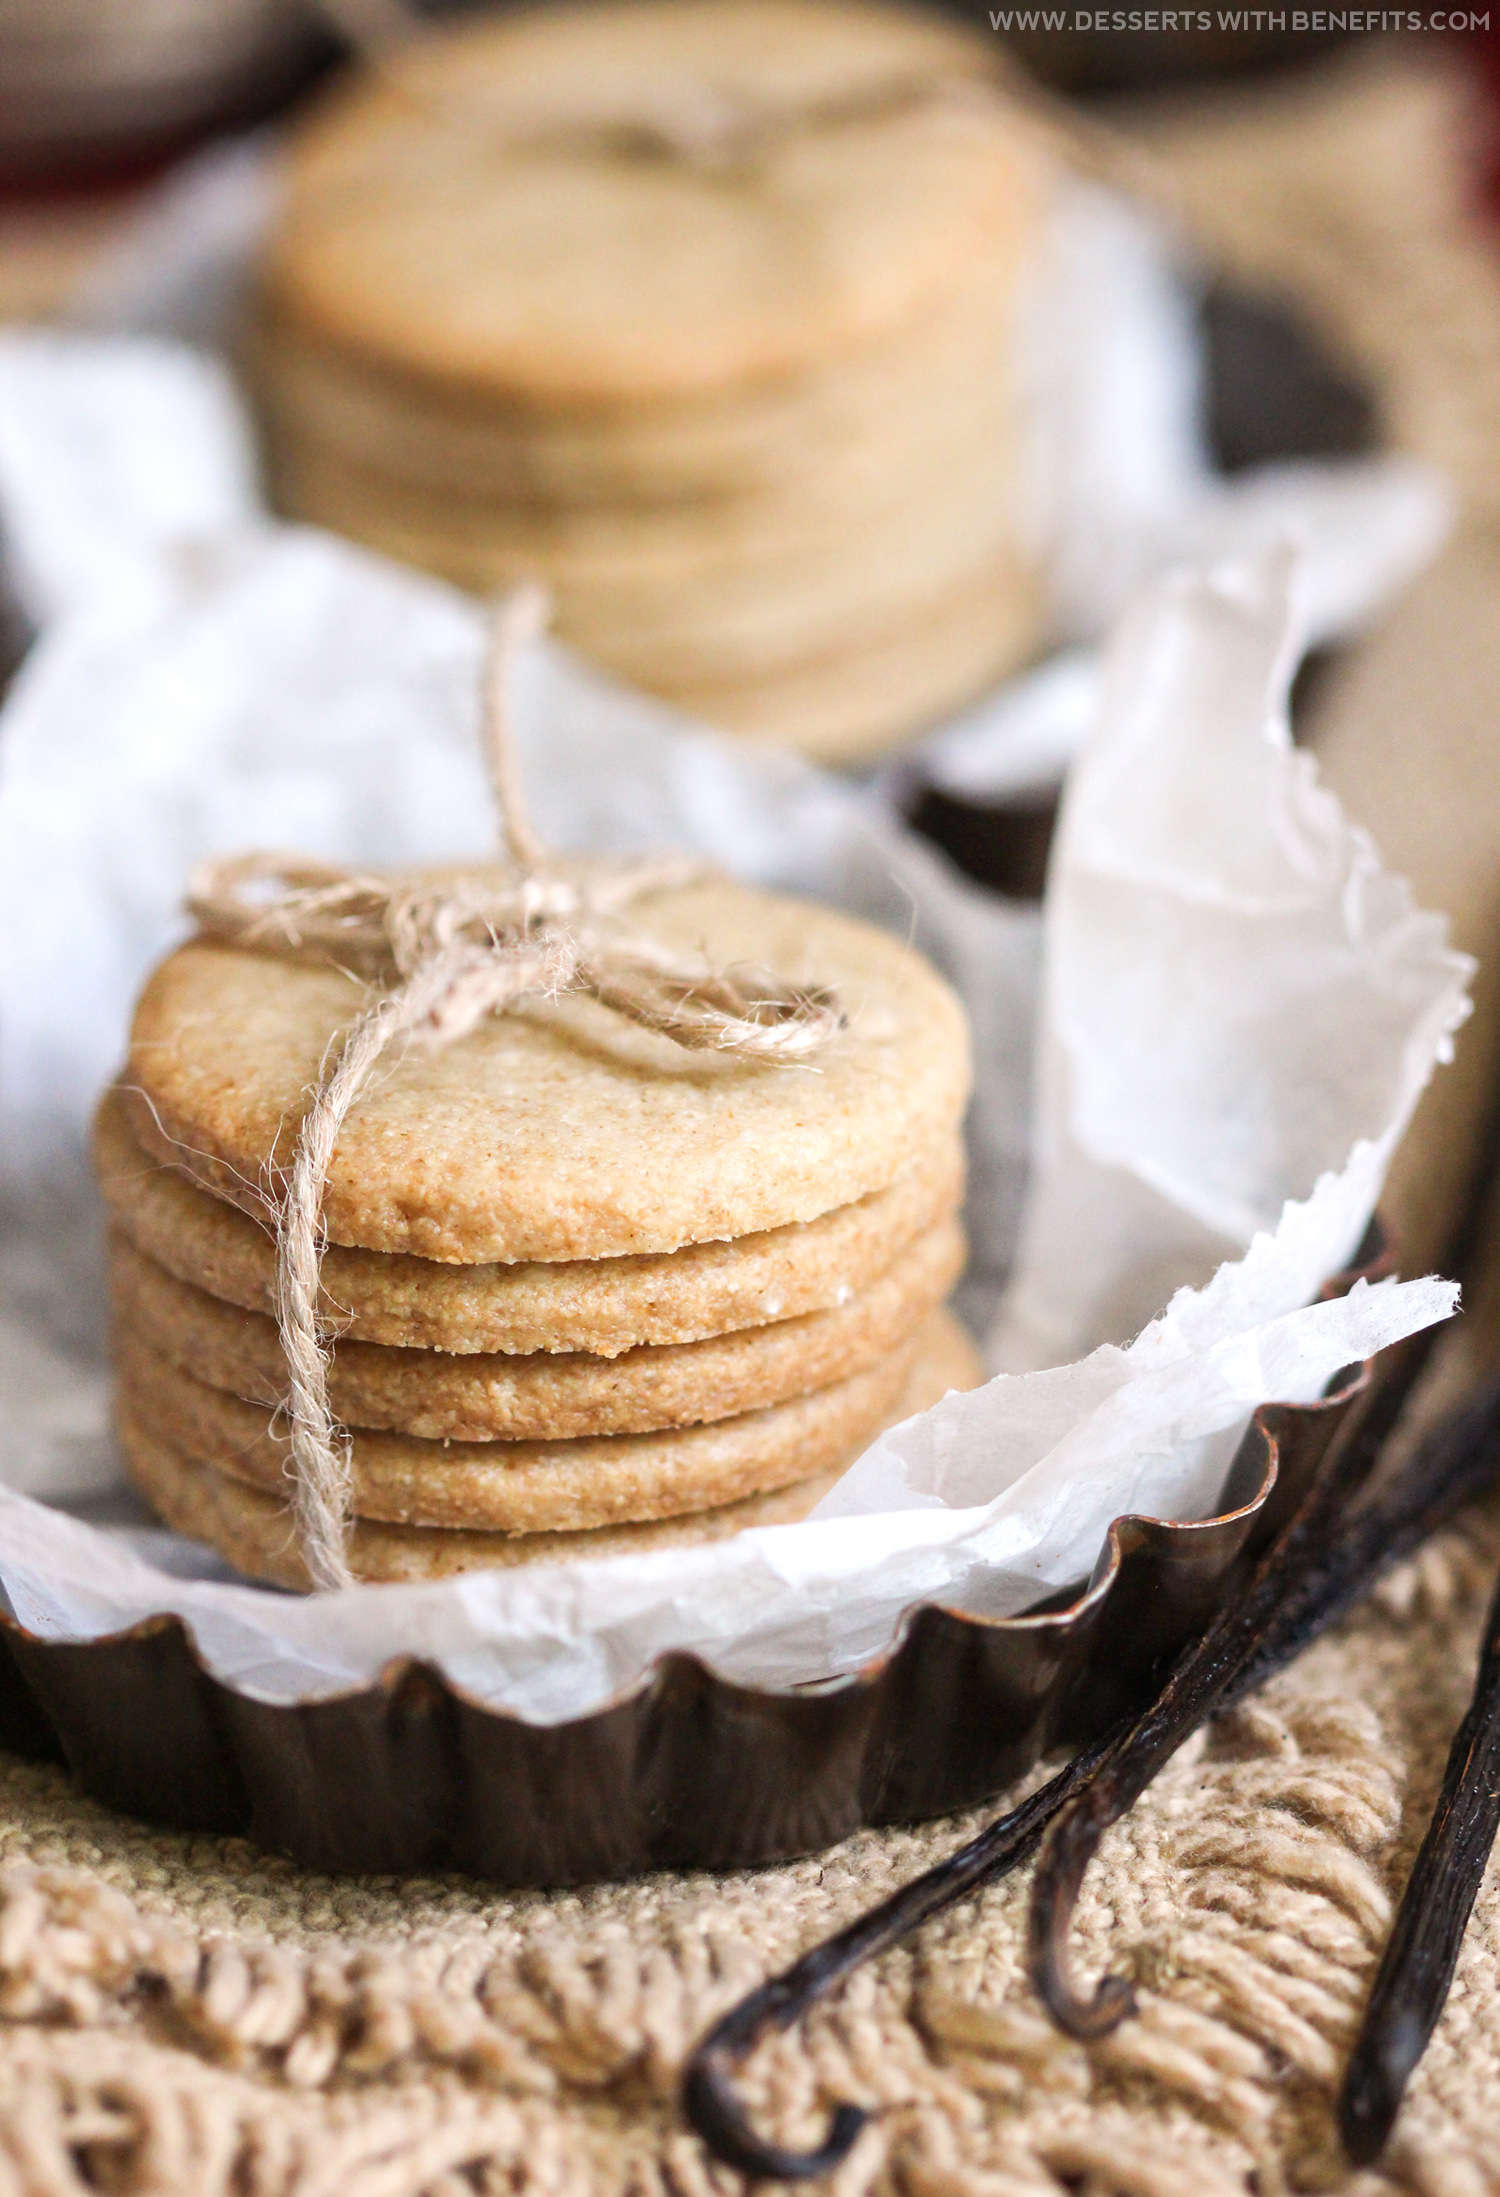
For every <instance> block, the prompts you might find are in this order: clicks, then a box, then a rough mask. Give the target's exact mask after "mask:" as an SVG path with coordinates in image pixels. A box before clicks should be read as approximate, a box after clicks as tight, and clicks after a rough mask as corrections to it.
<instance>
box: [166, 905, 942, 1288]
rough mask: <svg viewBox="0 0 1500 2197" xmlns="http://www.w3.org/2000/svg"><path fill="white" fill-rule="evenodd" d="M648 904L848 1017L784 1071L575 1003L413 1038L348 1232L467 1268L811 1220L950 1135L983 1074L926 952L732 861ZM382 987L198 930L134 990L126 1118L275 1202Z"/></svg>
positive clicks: (709, 943) (214, 1185) (333, 1185)
mask: <svg viewBox="0 0 1500 2197" xmlns="http://www.w3.org/2000/svg"><path fill="white" fill-rule="evenodd" d="M640 914H641V922H642V924H643V926H644V927H645V928H647V929H648V930H649V931H651V933H652V934H653V935H654V936H656V937H658V938H660V940H661V941H662V943H663V944H664V945H666V946H668V947H671V948H673V949H676V950H679V951H684V952H691V951H694V950H700V951H702V952H703V953H704V954H705V955H706V957H707V958H708V959H709V960H710V961H711V962H713V963H715V964H716V965H718V966H721V967H729V966H733V965H735V964H737V963H751V964H754V965H758V966H761V967H769V968H773V969H776V970H777V971H778V972H779V973H780V974H781V975H782V976H784V977H786V978H789V979H790V980H792V981H793V982H797V983H805V984H807V985H809V986H810V987H816V986H823V987H828V988H830V989H831V990H832V991H833V992H835V993H836V995H837V996H838V998H839V999H840V1001H841V1002H842V1003H843V1004H844V1006H845V1008H846V1010H847V1012H848V1015H849V1024H848V1027H847V1029H846V1030H845V1031H844V1032H843V1033H842V1035H841V1036H839V1037H838V1038H837V1039H836V1040H835V1041H834V1042H833V1044H832V1045H830V1046H829V1047H828V1048H827V1050H826V1051H825V1052H823V1053H821V1054H819V1055H818V1056H817V1058H816V1059H815V1060H814V1061H811V1062H809V1063H808V1064H806V1065H804V1066H789V1065H785V1064H782V1063H771V1062H766V1063H761V1062H754V1061H744V1060H736V1059H731V1058H729V1057H727V1056H724V1055H717V1054H710V1053H701V1052H687V1051H684V1050H683V1049H681V1048H679V1047H678V1046H675V1045H673V1044H672V1043H671V1042H670V1041H669V1040H668V1039H665V1038H659V1037H656V1036H654V1035H653V1034H651V1033H649V1032H644V1031H641V1030H639V1029H636V1028H634V1027H632V1026H628V1025H626V1024H625V1023H624V1022H623V1020H622V1019H621V1018H620V1017H618V1016H614V1015H611V1014H610V1013H608V1011H607V1010H605V1009H603V1008H600V1007H597V1006H595V1005H594V1003H593V1002H590V1001H585V1000H563V1001H560V1002H558V1003H557V1004H556V1005H555V1006H550V1007H544V1008H540V1009H538V1010H536V1011H534V1012H527V1013H512V1014H508V1015H504V1016H500V1017H495V1018H493V1019H491V1020H490V1021H489V1022H487V1023H486V1024H484V1025H483V1026H482V1027H481V1028H480V1029H478V1030H476V1031H475V1032H473V1033H472V1034H471V1035H470V1036H469V1037H467V1038H465V1039H464V1040H463V1042H462V1043H461V1044H458V1045H455V1046H453V1047H451V1048H450V1049H448V1050H447V1051H445V1052H441V1053H428V1052H417V1051H412V1052H410V1053H409V1054H408V1055H407V1056H406V1058H405V1059H404V1060H401V1061H400V1062H398V1063H397V1064H395V1065H394V1066H393V1067H392V1068H391V1069H390V1070H389V1071H385V1072H383V1073H382V1074H381V1076H380V1077H379V1078H378V1079H377V1081H376V1083H375V1085H374V1087H373V1088H372V1089H371V1090H370V1092H369V1093H368V1094H367V1095H365V1096H364V1097H363V1098H362V1099H361V1100H360V1102H359V1104H358V1105H357V1106H356V1107H355V1109H354V1112H353V1113H352V1114H351V1116H350V1118H349V1120H348V1122H347V1123H346V1125H345V1128H344V1130H343V1132H342V1134H341V1136H340V1139H339V1144H338V1149H337V1151H336V1153H335V1155H334V1158H333V1163H332V1165H331V1167H330V1169H329V1174H328V1185H327V1191H326V1195H325V1200H324V1222H325V1226H326V1228H327V1231H328V1234H329V1237H330V1238H331V1240H332V1241H333V1242H334V1243H336V1244H344V1245H356V1246H360V1247H362V1248H365V1249H368V1250H372V1251H378V1252H386V1253H415V1254H418V1255H420V1256H421V1257H424V1258H428V1259H436V1260H446V1261H453V1262H457V1263H459V1264H472V1263H476V1262H483V1261H492V1260H494V1261H507V1262H508V1261H516V1260H523V1259H537V1260H544V1261H563V1260H584V1259H601V1258H612V1257H619V1256H621V1255H624V1254H638V1253H663V1252H674V1251H677V1250H679V1249H681V1248H682V1246H684V1245H686V1244H695V1243H703V1242H713V1241H718V1240H722V1239H728V1238H734V1237H739V1236H743V1235H748V1234H751V1233H753V1232H757V1231H761V1230H767V1229H776V1228H782V1227H786V1226H788V1225H790V1224H794V1223H804V1222H808V1221H812V1220H816V1219H817V1218H818V1217H819V1216H820V1215H821V1214H824V1213H828V1212H830V1211H832V1210H833V1209H834V1208H836V1207H841V1206H845V1205H848V1204H850V1203H852V1202H853V1201H854V1200H857V1199H860V1198H863V1197H865V1196H866V1195H868V1194H869V1193H870V1192H872V1191H877V1190H883V1189H885V1188H886V1187H887V1186H888V1185H889V1184H891V1183H893V1182H894V1181H896V1180H897V1178H898V1177H900V1176H901V1175H902V1174H903V1173H904V1172H906V1171H907V1170H908V1169H909V1168H911V1167H912V1166H913V1165H915V1164H916V1163H917V1162H918V1161H919V1160H920V1159H921V1158H922V1157H923V1156H924V1155H925V1154H927V1153H929V1152H930V1151H931V1150H932V1149H933V1147H934V1146H935V1145H936V1144H937V1143H938V1142H939V1140H940V1139H941V1138H942V1136H943V1135H944V1133H945V1132H951V1131H952V1130H953V1128H954V1127H955V1125H956V1124H957V1122H958V1121H959V1119H960V1117H961V1114H962V1111H963V1107H964V1103H965V1100H966V1098H967V1096H968V1089H969V1049H968V1039H967V1031H966V1027H965V1022H964V1016H963V1010H962V1008H961V1007H960V1005H959V1002H958V1000H957V999H956V998H955V996H954V994H953V993H952V992H951V991H950V989H949V988H948V986H947V985H946V984H944V983H943V981H942V979H941V978H940V977H938V976H937V975H936V974H935V972H934V971H933V970H932V969H931V968H930V967H929V966H928V964H927V963H926V962H924V961H923V960H922V959H921V957H920V956H919V955H917V954H915V953H913V952H912V951H911V950H910V949H909V948H907V947H904V946H902V945H900V944H899V943H898V942H897V941H896V940H894V939H892V938H890V937H888V936H886V934H885V933H883V932H880V931H877V930H874V929H873V928H871V927H870V926H869V925H867V924H862V923H858V922H855V921H853V920H852V919H850V918H848V917H845V916H841V915H837V914H835V913H833V912H832V911H830V910H828V909H826V908H821V907H814V906H811V905H809V904H806V903H799V902H796V901H790V900H785V899H781V898H774V897H772V896H771V895H769V894H765V893H759V892H755V891H752V890H750V889H749V888H747V887H743V886H740V885H735V884H730V883H727V882H717V881H716V882H714V883H712V884H708V885H704V886H699V887H693V888H691V889H689V890H686V891H679V892H675V893H670V894H665V893H664V894H662V895H660V896H659V897H656V898H653V899H649V900H647V901H644V902H643V903H642V906H641V911H640ZM365 1004H366V996H365V992H364V989H363V987H362V986H361V985H360V984H359V983H358V982H357V981H356V980H355V979H353V978H351V977H349V976H347V975H345V974H343V973H342V972H340V971H338V970H334V969H325V968H317V967H304V966H300V965H298V964H295V963H292V962H287V961H281V960H276V959H274V958H272V957H271V956H268V955H260V954H254V953H246V952H244V951H242V950H236V949H233V948H230V947H224V946H217V945H212V944H207V943H203V942H195V943H193V944H190V945H188V946H185V947H183V948H181V949H180V951H178V952H177V953H175V954H173V955H171V956H170V958H169V959H168V960H167V961H165V962H164V963H163V964H162V966H161V967H160V968H159V969H158V970H157V971H156V973H155V975H154V976H153V977H152V978H151V980H150V982H149V983H148V984H147V987H146V990H145V992H144V994H143V996H142V999H141V1001H140V1004H139V1006H138V1008H137V1010H136V1015H135V1021H134V1025H133V1028H132V1032H131V1044H130V1056H129V1062H128V1066H127V1072H126V1075H125V1077H124V1086H125V1094H126V1103H127V1105H128V1107H129V1109H130V1116H131V1123H132V1126H133V1128H134V1131H135V1134H136V1135H137V1137H138V1138H139V1140H140V1142H141V1144H142V1145H143V1146H144V1147H145V1149H146V1150H147V1151H148V1152H149V1153H151V1154H152V1155H153V1156H155V1157H157V1158H160V1159H163V1160H166V1161H168V1162H170V1163H172V1164H174V1165H176V1166H177V1167H179V1168H181V1169H183V1170H184V1171H185V1172H187V1173H188V1174H189V1175H191V1176H192V1177H193V1178H194V1179H195V1180H196V1181H198V1182H199V1183H201V1184H202V1185H203V1186H204V1187H205V1188H207V1189H209V1190H212V1191H213V1192H215V1193H216V1194H217V1195H218V1196H220V1197H221V1198H227V1199H229V1200H230V1201H231V1202H232V1203H234V1204H236V1205H240V1206H242V1207H244V1208H246V1209H247V1210H249V1211H251V1212H256V1213H263V1212H264V1208H265V1196H266V1193H267V1191H273V1190H274V1189H275V1188H276V1186H277V1185H278V1183H279V1182H280V1180H281V1179H282V1171H283V1170H285V1169H286V1168H287V1167H289V1165H290V1163H291V1159H292V1155H293V1151H294V1149H295V1144H296V1137H297V1130H298V1125H299V1123H300V1121H301V1119H302V1115H303V1113H304V1111H305V1109H306V1106H307V1104H308V1101H309V1096H310V1094H311V1092H312V1090H313V1088H314V1087H315V1085H316V1082H317V1078H318V1075H319V1071H320V1067H321V1064H322V1062H323V1059H324V1056H325V1053H326V1051H327V1048H328V1045H329V1043H330V1040H332V1039H333V1038H334V1037H335V1036H336V1034H337V1033H338V1032H339V1031H340V1030H342V1029H343V1028H345V1027H346V1026H347V1025H348V1024H349V1023H350V1022H351V1021H352V1020H353V1019H354V1017H355V1016H356V1015H357V1014H358V1013H359V1012H360V1011H361V1009H362V1007H363V1006H364V1005H365Z"/></svg>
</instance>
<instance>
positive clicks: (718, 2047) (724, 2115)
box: [682, 1719, 1129, 2182]
mask: <svg viewBox="0 0 1500 2197" xmlns="http://www.w3.org/2000/svg"><path fill="white" fill-rule="evenodd" d="M1128 1721H1129V1720H1128V1719H1127V1720H1126V1722H1125V1723H1122V1724H1119V1725H1116V1726H1115V1727H1114V1729H1113V1730H1111V1731H1109V1732H1106V1733H1105V1734H1104V1736H1103V1738H1102V1739H1097V1740H1095V1741H1094V1742H1093V1743H1092V1744H1091V1745H1090V1746H1088V1747H1085V1748H1084V1749H1083V1750H1082V1752H1081V1753H1079V1754H1077V1755H1075V1756H1074V1757H1073V1760H1072V1761H1071V1762H1070V1763H1069V1764H1068V1765H1067V1767H1066V1769H1063V1770H1059V1772H1058V1773H1057V1775H1056V1777H1054V1778H1051V1779H1049V1781H1048V1782H1047V1784H1045V1785H1042V1786H1039V1787H1038V1789H1037V1790H1036V1792H1034V1793H1033V1794H1032V1795H1031V1796H1030V1798H1029V1799H1027V1800H1023V1801H1022V1802H1021V1804H1020V1806H1019V1807H1017V1808H1012V1809H1011V1810H1010V1812H1009V1813H1008V1814H1007V1815H1003V1816H1000V1817H998V1818H997V1819H996V1820H995V1822H993V1823H992V1824H990V1825H989V1826H988V1828H987V1829H986V1830H983V1831H981V1832H980V1834H979V1836H978V1837H977V1838H974V1839H971V1840H970V1841H969V1843H968V1845H967V1846H961V1847H960V1848H959V1849H958V1851H957V1853H954V1854H950V1855H949V1856H948V1858H947V1860H946V1861H940V1862H939V1863H938V1864H937V1866H936V1867H935V1868H933V1869H928V1870H926V1871H925V1872H924V1873H923V1874H922V1875H921V1876H920V1877H916V1878H914V1879H913V1881H912V1882H911V1883H910V1884H906V1885H903V1886H902V1888H901V1890H900V1891H899V1892H893V1893H892V1894H891V1897H890V1898H889V1899H887V1900H882V1901H881V1903H880V1905H879V1906H878V1907H873V1908H871V1910H870V1912H869V1913H868V1914H866V1915H861V1916H860V1917H859V1919H858V1921H857V1922H852V1923H850V1924H849V1926H848V1927H847V1929H844V1930H840V1931H839V1932H837V1934H836V1935H835V1936H833V1937H831V1938H825V1939H824V1941H823V1943H822V1944H821V1945H815V1946H814V1947H813V1949H812V1951H811V1952H809V1953H804V1954H803V1956H802V1958H801V1959H800V1960H799V1961H796V1962H794V1963H793V1965H792V1966H791V1967H790V1968H787V1969H784V1970H783V1971H782V1973H781V1974H780V1975H779V1976H772V1977H771V1979H770V1980H769V1982H767V1983H763V1984H761V1985H760V1987H759V1989H758V1990H755V1991H752V1992H750V1993H749V1994H748V1995H747V1996H746V1997H745V1998H743V1999H741V2000H740V2002H739V2004H738V2006H736V2007H734V2008H732V2009H731V2011H730V2012H729V2013H728V2014H726V2015H724V2017H723V2018H722V2020H720V2021H718V2022H716V2023H715V2024H714V2026H713V2028H712V2029H711V2030H709V2032H708V2034H707V2036H706V2037H704V2038H703V2040H702V2042H701V2043H700V2044H699V2045H698V2046H697V2047H696V2049H695V2050H694V2052H693V2055H692V2057H691V2059H690V2060H689V2061H688V2063H687V2068H686V2071H685V2073H684V2076H683V2085H682V2095H683V2105H684V2108H685V2110H686V2112H687V2117H688V2119H689V2121H691V2123H692V2125H693V2127H694V2128H695V2129H696V2130H697V2131H698V2134H699V2135H700V2136H701V2137H702V2138H703V2141H704V2142H705V2143H706V2144H707V2146H708V2148H709V2150H710V2151H711V2152H712V2153H713V2155H714V2157H715V2158H716V2159H722V2160H723V2161H724V2164H725V2165H726V2166H732V2167H738V2168H739V2170H740V2172H741V2173H742V2174H752V2175H761V2176H765V2177H769V2178H770V2179H771V2180H773V2181H781V2182H797V2181H806V2180H808V2179H809V2178H810V2177H812V2176H813V2175H816V2174H828V2173H830V2172H831V2171H832V2170H833V2168H834V2167H836V2166H837V2165H838V2163H839V2161H840V2160H841V2159H843V2158H846V2157H847V2156H848V2153H849V2151H850V2150H851V2149H852V2147H853V2144H854V2139H855V2137H856V2136H857V2135H858V2134H859V2132H860V2130H861V2129H862V2128H863V2127H864V2125H865V2121H866V2120H867V2119H868V2115H867V2114H866V2113H865V2112H864V2110H863V2108H862V2107H860V2106H855V2105H840V2106H836V2107H835V2108H834V2113H833V2120H832V2122H831V2124H830V2127H829V2131H828V2136H827V2139H826V2140H825V2142H824V2143H822V2144H821V2145H820V2146H819V2147H818V2149H817V2150H816V2151H786V2150H783V2149H782V2147H781V2146H780V2145H779V2144H768V2143H764V2142H762V2140H761V2139H760V2137H758V2136H757V2135H756V2134H755V2133H754V2131H753V2130H752V2129H751V2127H750V2125H749V2123H748V2121H747V2120H746V2118H745V2114H744V2109H743V2107H742V2106H741V2105H740V2103H739V2100H738V2099H737V2098H736V2097H735V2096H734V2093H733V2092H732V2091H731V2090H730V2088H729V2078H730V2076H731V2075H732V2073H733V2072H734V2069H735V2068H736V2067H737V2066H738V2065H739V2064H740V2062H741V2061H742V2060H744V2059H745V2058H747V2057H748V2055H749V2053H750V2052H751V2050H752V2049H753V2048H754V2046H755V2045H756V2044H758V2043H759V2041H760V2039H761V2038H762V2037H764V2036H767V2035H769V2034H770V2033H771V2032H772V2031H774V2030H783V2029H790V2028H791V2027H792V2025H793V2023H794V2022H799V2021H801V2020H802V2018H803V2016H804V2015H805V2014H807V2013H808V2012H809V2011H810V2010H811V2009H812V2007H814V2006H815V2005H816V2004H817V2002H818V2000H819V1999H822V1998H826V1997H827V1995H828V1993H829V1992H830V1991H831V1990H832V1989H833V1986H834V1985H835V1984H836V1983H838V1982H840V1981H841V1980H842V1978H843V1977H845V1976H847V1975H849V1974H850V1972H851V1971H852V1970H853V1969H856V1968H858V1967H860V1966H861V1965H862V1963H863V1962H865V1961H867V1960H872V1959H873V1958H874V1957H875V1955H876V1954H877V1953H883V1952H885V1951H886V1950H887V1948H888V1947H890V1946H892V1945H895V1944H897V1943H899V1941H900V1940H901V1939H902V1938H904V1937H906V1936H908V1935H909V1933H910V1932H911V1931H913V1930H915V1929H917V1928H918V1927H919V1925H920V1924H922V1923H924V1922H926V1921H927V1919H928V1918H929V1916H932V1915H936V1914H940V1913H941V1912H942V1910H943V1909H944V1908H945V1907H951V1906H953V1904H954V1903H955V1901H957V1900H960V1899H962V1898H963V1897H964V1895H965V1893H968V1892H972V1891H974V1890H976V1889H977V1888H978V1886H980V1885H981V1884H990V1883H993V1882H994V1881H995V1880H996V1879H997V1878H999V1877H1004V1876H1008V1875H1009V1874H1010V1872H1011V1870H1012V1869H1016V1868H1019V1867H1020V1865H1021V1863H1022V1862H1023V1861H1025V1860H1026V1859H1027V1857H1028V1856H1029V1855H1031V1854H1033V1853H1034V1852H1035V1851H1036V1848H1037V1846H1038V1844H1039V1843H1040V1840H1041V1837H1042V1834H1043V1832H1044V1831H1045V1830H1046V1828H1047V1825H1048V1824H1049V1823H1050V1822H1051V1820H1052V1817H1053V1816H1054V1815H1055V1814H1056V1812H1057V1810H1058V1809H1059V1808H1060V1807H1061V1806H1062V1805H1063V1803H1064V1801H1066V1800H1067V1799H1068V1798H1069V1796H1070V1795H1071V1794H1073V1793H1075V1792H1077V1791H1078V1790H1079V1789H1080V1787H1081V1786H1082V1785H1083V1784H1084V1783H1085V1782H1086V1781H1087V1780H1088V1778H1090V1777H1091V1776H1092V1775H1093V1773H1094V1771H1095V1770H1096V1769H1097V1768H1098V1766H1099V1764H1100V1763H1101V1762H1102V1761H1103V1760H1104V1758H1105V1756H1106V1755H1107V1754H1108V1753H1109V1751H1110V1749H1111V1747H1112V1746H1113V1745H1114V1744H1115V1742H1116V1740H1117V1738H1118V1737H1119V1735H1120V1733H1121V1732H1122V1731H1124V1730H1126V1729H1127V1728H1128Z"/></svg>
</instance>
